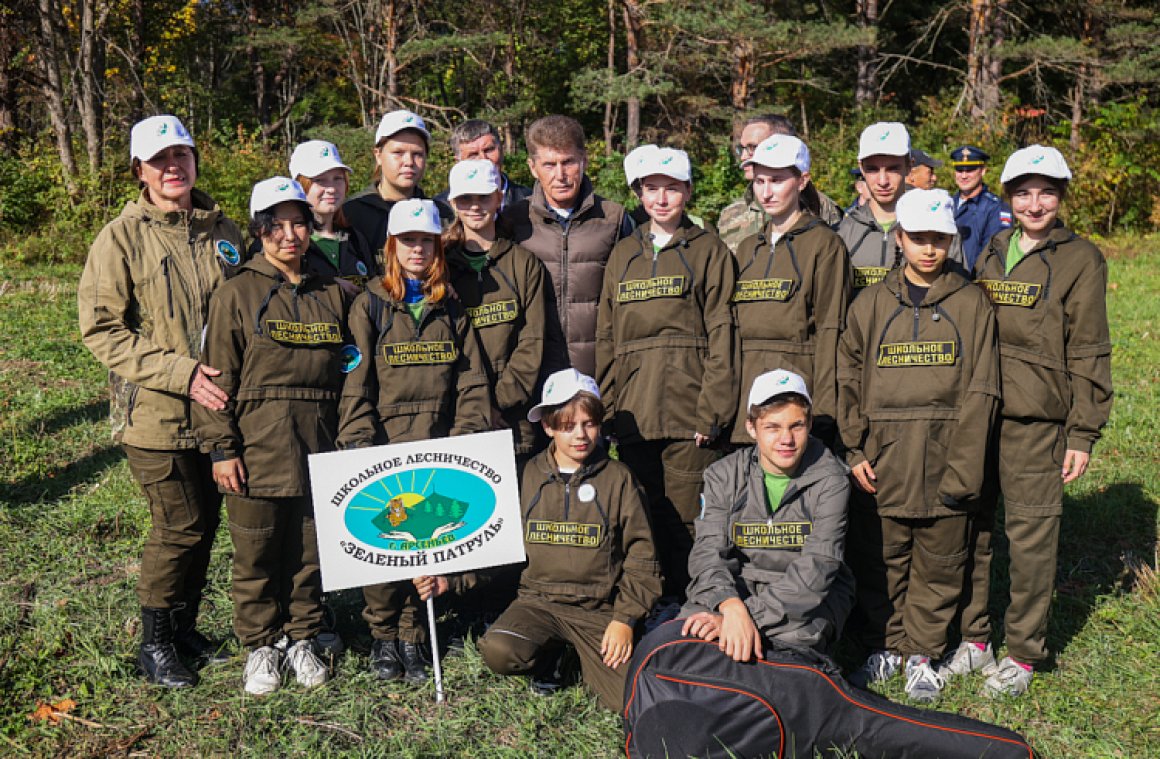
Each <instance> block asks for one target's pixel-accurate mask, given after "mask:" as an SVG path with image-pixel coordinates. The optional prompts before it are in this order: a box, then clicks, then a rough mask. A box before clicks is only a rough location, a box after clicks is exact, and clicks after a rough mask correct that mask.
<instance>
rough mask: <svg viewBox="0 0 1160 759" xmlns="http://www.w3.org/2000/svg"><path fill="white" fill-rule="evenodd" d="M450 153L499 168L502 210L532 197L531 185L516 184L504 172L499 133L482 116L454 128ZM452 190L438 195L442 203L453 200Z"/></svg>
mask: <svg viewBox="0 0 1160 759" xmlns="http://www.w3.org/2000/svg"><path fill="white" fill-rule="evenodd" d="M451 155H453V156H455V162H456V163H458V162H460V161H474V160H487V161H491V162H492V163H494V164H495V167H496V168H497V169H499V177H500V186H499V188H500V189H501V190H503V201H502V202H501V203H500V206H499V210H501V211H502V210H503V209H505V208H510V207H511V206H514V205H515V204H516V203H519V202H520V201H521V200H523V199H524V198H528V197H531V195H532V188H531V187H526V186H524V185H522V184H516V183H515V182H513V181H512V180H511V177H509V176H508V175H507V174H505V173H504V171H503V141H502V140H501V139H500V137H499V132H498V131H496V128H495V127H494V126H492V125H491V124H489V123H487V122H486V121H484V120H483V119H468V120H467V121H465V122H463V123H462V124H460V125H458V126H457V127H455V128H454V129H452V130H451ZM449 192H450V190H444V191H443V192H441V193H439V194H438V195H436V196H435V200H438V201H440V202H441V203H448V204H449V203H450V202H451V201H450V200H449V198H448V194H449Z"/></svg>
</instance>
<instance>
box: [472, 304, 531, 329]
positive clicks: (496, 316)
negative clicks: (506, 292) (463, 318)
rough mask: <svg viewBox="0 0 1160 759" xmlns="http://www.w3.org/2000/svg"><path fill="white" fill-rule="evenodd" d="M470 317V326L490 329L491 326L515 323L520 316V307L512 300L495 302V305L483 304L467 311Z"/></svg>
mask: <svg viewBox="0 0 1160 759" xmlns="http://www.w3.org/2000/svg"><path fill="white" fill-rule="evenodd" d="M467 315H468V316H470V317H471V326H473V327H475V328H476V329H479V328H480V327H490V326H491V325H493V324H503V323H504V322H510V321H515V319H516V317H517V316H519V315H520V307H519V305H518V304H517V303H516V302H515V301H514V300H497V301H496V302H495V303H483V304H481V305H478V306H472V307H470V308H468V309H467Z"/></svg>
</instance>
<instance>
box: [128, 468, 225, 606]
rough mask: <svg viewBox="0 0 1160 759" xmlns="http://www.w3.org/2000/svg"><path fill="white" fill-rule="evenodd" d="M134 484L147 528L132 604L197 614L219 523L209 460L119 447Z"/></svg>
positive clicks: (218, 504) (218, 499)
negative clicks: (141, 493) (146, 506)
mask: <svg viewBox="0 0 1160 759" xmlns="http://www.w3.org/2000/svg"><path fill="white" fill-rule="evenodd" d="M122 447H123V448H124V449H125V456H126V457H127V458H128V460H129V471H130V472H132V474H133V479H135V480H137V483H138V484H139V485H141V489H142V490H143V491H145V499H146V501H148V503H149V515H150V520H151V524H150V527H149V534H148V536H146V538H145V547H144V549H143V550H142V554H141V574H140V575H139V576H138V578H137V600H138V601H139V602H140V604H141V606H143V607H145V608H148V609H172V608H175V607H177V606H179V605H181V604H185V605H186V606H187V607H188V608H190V609H196V608H197V607H198V605H199V604H200V602H201V594H202V590H203V589H204V588H205V579H206V572H207V570H208V568H209V557H210V550H211V549H212V548H213V540H214V536H215V535H216V534H217V529H218V525H219V524H220V523H221V503H222V497H221V495H220V494H219V493H218V489H217V485H216V484H214V481H213V465H212V464H211V463H210V460H209V456H206V455H204V454H202V453H200V452H198V451H197V450H194V449H189V450H176V451H157V450H147V449H144V448H135V447H133V446H131V445H125V446H122Z"/></svg>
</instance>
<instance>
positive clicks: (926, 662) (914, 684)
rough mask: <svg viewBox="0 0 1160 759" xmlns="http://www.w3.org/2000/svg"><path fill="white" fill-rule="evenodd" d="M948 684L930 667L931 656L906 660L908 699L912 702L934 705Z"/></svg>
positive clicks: (917, 656) (918, 656)
mask: <svg viewBox="0 0 1160 759" xmlns="http://www.w3.org/2000/svg"><path fill="white" fill-rule="evenodd" d="M946 684H947V683H946V680H944V679H943V678H942V675H940V674H939V673H937V672H935V671H934V667H932V666H930V657H929V656H920V655H917V654H916V655H914V656H911V657H910V658H909V659H907V660H906V697H907V698H909V699H910V700H911V701H914V702H916V703H919V704H933V703H934V702H935V701H938V697H939V695H941V694H942V689H943V687H944V686H946Z"/></svg>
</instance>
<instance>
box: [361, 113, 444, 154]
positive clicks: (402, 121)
mask: <svg viewBox="0 0 1160 759" xmlns="http://www.w3.org/2000/svg"><path fill="white" fill-rule="evenodd" d="M404 129H414V130H415V131H417V132H419V133H420V134H422V135H423V142H424V143H426V144H428V145H430V144H431V133H430V132H428V131H427V124H426V123H425V122H424V121H423V118H422V117H421V116H420V115H419V114H417V113H414V112H412V111H406V110H400V111H391V112H390V113H386V114H383V118H382V119H381V120H380V121H379V128H378V129H376V130H375V144H376V145H378V144H379V143H380V142H382V141H383V140H385V139H387V138H388V137H391V136H393V135H396V134H398V133H399V132H401V131H403V130H404Z"/></svg>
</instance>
